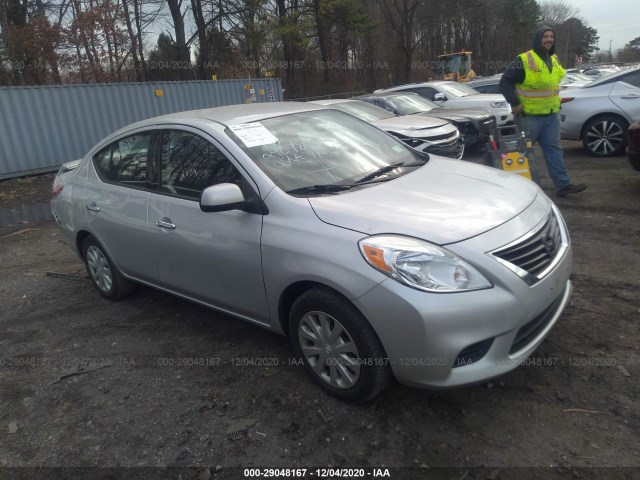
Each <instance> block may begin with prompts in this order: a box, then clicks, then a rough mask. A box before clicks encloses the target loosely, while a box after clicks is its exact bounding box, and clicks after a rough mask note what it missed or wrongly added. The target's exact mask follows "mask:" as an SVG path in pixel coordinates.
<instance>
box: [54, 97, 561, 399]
mask: <svg viewBox="0 0 640 480" xmlns="http://www.w3.org/2000/svg"><path fill="white" fill-rule="evenodd" d="M53 195H54V198H53V200H52V202H51V207H52V210H53V214H54V216H55V219H56V222H57V223H58V225H59V227H60V229H61V231H62V232H63V236H64V238H65V239H66V240H67V242H68V243H69V245H70V246H71V247H72V248H73V249H74V250H75V251H76V252H77V253H78V254H79V256H80V257H81V258H82V260H83V261H84V263H85V264H86V268H87V271H88V272H89V276H90V278H91V281H92V282H93V285H94V286H95V288H96V289H97V291H98V292H99V293H100V294H101V295H102V296H103V297H105V298H107V299H110V300H117V299H120V298H123V297H125V296H126V295H129V294H131V293H132V292H133V291H134V290H135V286H136V285H137V284H145V285H149V286H152V287H155V288H158V289H161V290H163V291H165V292H169V293H172V294H174V295H178V296H180V297H183V298H186V299H189V300H192V301H194V302H197V303H200V304H202V305H206V306H208V307H211V308H214V309H217V310H219V311H222V312H225V313H227V314H229V315H232V316H234V317H237V318H239V319H241V320H245V321H248V322H251V323H254V324H256V325H258V326H260V327H263V328H265V329H267V330H270V331H272V332H275V333H278V334H283V335H287V336H289V338H290V339H291V342H292V345H293V351H294V352H295V356H296V360H297V359H298V358H299V359H301V360H302V362H303V363H304V365H305V368H306V370H307V371H308V373H309V374H310V375H311V376H312V377H313V379H314V380H315V381H316V382H317V383H318V384H319V385H321V386H322V387H323V388H324V389H325V390H326V391H328V392H329V393H331V394H333V395H335V396H337V397H339V398H342V399H346V400H365V399H368V398H371V397H373V396H375V395H376V394H378V393H379V392H380V391H382V389H383V388H384V387H385V386H386V385H387V384H388V383H389V382H390V380H391V379H392V378H393V376H395V378H397V379H398V380H399V381H400V382H402V383H405V384H408V385H414V386H418V387H455V386H461V385H467V384H471V383H475V382H480V381H483V380H486V379H489V378H492V377H495V376H498V375H501V374H504V373H506V372H508V371H510V370H512V369H514V368H516V367H517V366H518V365H519V364H521V363H522V362H523V361H524V360H525V359H526V358H527V357H528V356H529V355H531V354H532V353H533V352H534V350H535V349H536V348H537V347H538V345H539V344H540V343H541V342H542V341H543V339H544V338H545V337H546V336H547V334H548V333H549V331H550V330H551V329H552V327H553V326H554V324H555V323H556V322H557V321H558V319H559V317H560V315H561V313H562V311H563V309H564V308H565V306H566V305H567V303H568V300H569V296H570V292H571V283H570V281H569V275H570V273H571V264H572V259H571V246H570V242H569V235H568V232H567V227H566V225H565V222H564V221H563V219H562V216H561V215H560V213H559V211H558V210H557V208H556V207H555V206H554V204H553V203H552V202H551V200H550V199H549V198H548V197H546V196H545V195H544V193H543V192H542V191H541V190H540V189H539V188H538V187H537V186H536V185H535V184H534V183H533V182H530V181H528V180H526V179H524V178H522V177H520V176H518V175H513V174H510V173H506V172H503V171H500V170H497V169H493V168H489V167H484V166H481V165H475V164H469V163H466V162H460V161H457V160H451V159H445V158H442V157H438V156H434V155H431V156H427V155H425V154H423V153H421V152H418V151H416V150H414V149H411V148H409V147H408V146H406V145H405V144H404V143H402V142H401V141H399V140H397V139H395V138H393V137H391V136H389V135H387V134H386V133H384V132H382V131H381V130H379V129H377V128H375V127H373V126H372V125H370V124H368V123H366V122H363V121H361V120H359V119H357V118H355V117H353V116H351V115H348V114H346V113H343V112H340V111H337V110H333V109H327V108H323V107H319V106H314V105H309V104H298V103H271V104H256V105H239V106H230V107H221V108H216V109H209V110H200V111H191V112H183V113H176V114H172V115H168V116H163V117H157V118H153V119H150V120H146V121H143V122H139V123H136V124H134V125H131V126H129V127H127V128H124V129H122V130H120V131H118V132H116V133H114V134H112V135H111V136H109V137H108V138H106V139H104V140H102V141H101V142H100V143H98V144H97V145H96V146H95V147H94V148H93V149H91V150H90V151H89V152H88V153H87V155H86V156H85V157H84V158H83V159H82V160H80V161H79V162H70V163H69V164H67V165H65V166H63V167H62V168H61V169H60V172H59V174H58V175H57V177H56V179H55V181H54V185H53ZM255 348H256V351H257V349H258V348H259V346H258V345H256V347H255ZM247 355H250V353H249V352H247Z"/></svg>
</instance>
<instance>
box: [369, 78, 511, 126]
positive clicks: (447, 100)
mask: <svg viewBox="0 0 640 480" xmlns="http://www.w3.org/2000/svg"><path fill="white" fill-rule="evenodd" d="M387 92H414V93H417V94H418V95H420V96H423V97H424V98H427V99H429V100H432V101H434V102H436V103H438V104H439V105H441V106H443V107H445V108H482V109H484V110H486V111H488V112H489V113H491V115H493V116H494V117H495V119H496V123H497V124H498V126H499V127H501V126H503V125H507V124H511V123H513V114H512V113H511V107H510V106H509V103H508V102H507V101H506V100H505V98H504V96H502V94H488V93H480V92H479V91H478V90H474V89H473V88H471V87H467V86H466V85H465V84H463V83H458V82H449V81H444V80H439V81H435V82H424V83H411V84H407V85H398V86H396V87H391V88H385V89H381V90H376V91H375V92H374V93H387Z"/></svg>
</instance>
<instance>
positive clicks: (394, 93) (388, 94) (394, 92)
mask: <svg viewBox="0 0 640 480" xmlns="http://www.w3.org/2000/svg"><path fill="white" fill-rule="evenodd" d="M399 95H415V96H416V97H420V98H424V97H422V96H421V95H418V94H417V93H416V92H405V91H404V90H392V91H389V92H388V91H384V92H380V93H372V94H370V95H361V96H362V97H397V96H399Z"/></svg>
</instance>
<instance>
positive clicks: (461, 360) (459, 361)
mask: <svg viewBox="0 0 640 480" xmlns="http://www.w3.org/2000/svg"><path fill="white" fill-rule="evenodd" d="M492 344H493V338H488V339H486V340H483V341H481V342H478V343H474V344H473V345H469V346H468V347H467V348H465V349H464V350H462V351H461V352H460V354H459V355H458V356H457V357H456V359H455V361H454V362H453V368H458V367H464V366H465V365H471V364H472V363H475V362H477V361H478V360H480V359H481V358H482V357H484V356H485V355H486V354H487V352H488V351H489V349H490V348H491V345H492Z"/></svg>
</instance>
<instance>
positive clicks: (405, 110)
mask: <svg viewBox="0 0 640 480" xmlns="http://www.w3.org/2000/svg"><path fill="white" fill-rule="evenodd" d="M387 100H388V101H389V103H391V105H393V108H394V109H395V110H396V111H397V112H398V113H399V114H400V115H412V114H414V113H420V112H428V111H430V110H435V109H437V108H441V107H440V105H438V104H437V103H434V102H432V101H431V100H427V99H426V98H424V97H421V96H420V95H393V96H389V97H387Z"/></svg>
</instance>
